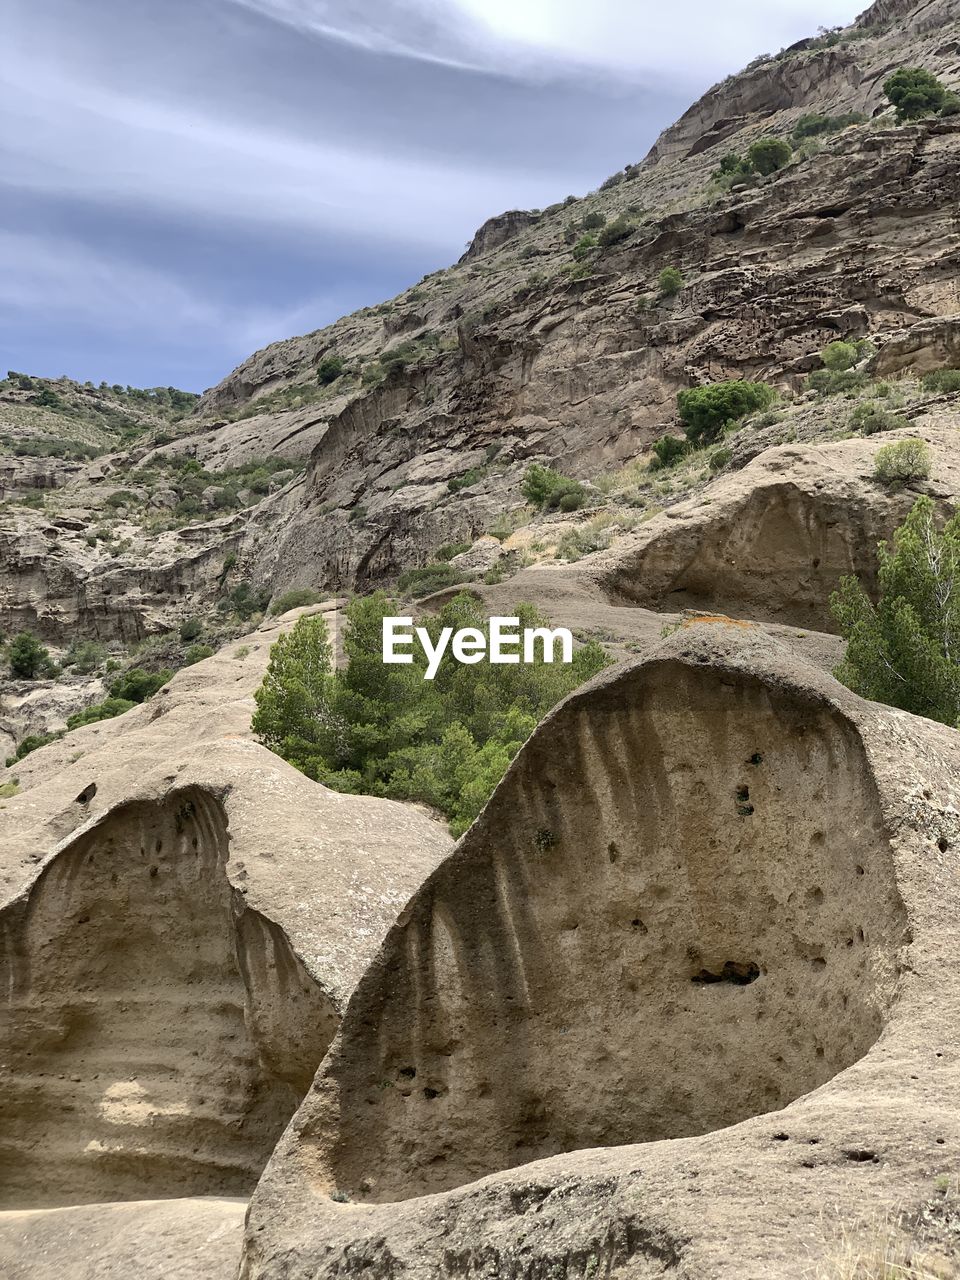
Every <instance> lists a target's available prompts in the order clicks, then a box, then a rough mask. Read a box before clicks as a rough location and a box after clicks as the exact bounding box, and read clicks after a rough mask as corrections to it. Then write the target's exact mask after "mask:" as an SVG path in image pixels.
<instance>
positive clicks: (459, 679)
mask: <svg viewBox="0 0 960 1280" xmlns="http://www.w3.org/2000/svg"><path fill="white" fill-rule="evenodd" d="M394 607H395V606H393V605H392V604H391V602H390V601H389V600H388V598H387V597H386V596H385V595H383V594H382V593H378V594H377V595H375V596H371V597H369V598H367V599H364V600H353V601H352V602H351V603H350V605H348V607H347V611H346V614H347V617H346V628H345V634H344V650H345V655H346V666H345V668H344V669H343V670H341V671H336V672H335V671H333V670H332V666H333V663H332V652H331V645H330V640H329V636H328V633H327V629H326V626H325V625H324V623H323V620H322V619H321V618H318V617H307V618H301V619H300V620H299V621H298V622H297V624H296V626H295V627H294V628H293V629H292V630H291V631H290V633H289V634H288V635H285V636H281V637H280V639H279V640H278V641H277V643H276V644H275V645H274V646H273V648H272V649H271V651H270V664H269V666H268V668H267V673H266V676H265V677H264V681H263V684H262V685H261V687H260V688H259V689H258V690H257V692H256V694H255V698H256V703H257V711H256V714H255V715H254V718H253V731H254V733H255V734H256V735H257V737H258V738H259V740H260V741H261V742H263V743H264V744H265V745H266V746H267V747H269V748H270V749H271V750H272V751H275V752H276V753H277V754H278V755H281V756H283V757H284V759H286V760H288V761H290V763H291V764H293V765H294V766H295V767H296V768H298V769H300V770H301V771H302V772H303V773H305V774H306V775H307V776H308V777H311V778H314V779H316V780H317V781H319V782H322V783H324V784H325V785H326V786H328V787H333V788H335V789H336V790H338V791H347V792H362V793H365V794H368V795H376V796H388V797H391V798H393V799H397V800H407V801H416V802H419V803H422V804H428V805H430V806H432V807H433V808H434V809H437V810H439V811H440V812H441V813H443V814H445V815H446V817H447V818H448V819H449V821H450V824H451V828H452V830H453V832H454V834H457V835H458V834H460V832H462V831H463V830H465V829H466V827H467V826H469V824H470V822H471V821H472V820H473V819H474V818H475V817H476V816H477V814H478V813H479V812H480V809H481V808H482V807H483V805H484V804H485V803H486V801H487V799H488V798H489V796H490V794H491V792H492V791H493V789H494V787H495V786H496V784H497V782H499V780H500V778H501V777H502V776H503V774H504V773H505V772H506V769H507V767H508V765H509V763H510V761H511V759H512V758H513V756H514V755H515V754H516V752H517V751H518V750H519V748H520V746H521V745H522V744H523V742H524V740H525V739H526V738H527V737H529V735H530V734H531V733H532V732H533V730H534V728H535V727H536V725H537V723H538V721H539V720H540V719H541V718H542V717H543V716H544V715H545V714H546V713H547V712H548V711H549V710H550V708H551V707H553V706H554V705H555V704H556V703H557V702H558V701H559V700H560V699H561V698H562V697H564V696H565V695H566V694H567V693H569V692H570V691H571V690H573V689H575V688H576V687H577V686H578V685H580V684H581V683H582V682H583V681H584V680H587V679H589V678H590V677H591V676H593V675H595V674H596V673H597V672H598V671H599V670H601V669H602V668H603V667H604V666H605V665H606V662H607V659H606V657H605V655H604V653H603V650H602V649H601V648H600V646H599V645H597V644H589V645H585V646H584V647H583V648H581V649H579V650H578V651H577V653H576V654H575V655H574V661H573V663H572V664H570V665H565V664H563V663H553V664H548V663H545V662H543V661H542V660H538V661H537V662H536V663H534V664H531V665H526V664H518V665H516V666H513V665H509V666H507V665H496V666H494V665H493V664H492V663H490V662H489V661H483V662H480V663H477V664H475V665H469V666H468V665H464V664H461V663H458V662H456V661H455V660H454V659H453V658H452V657H450V656H448V657H446V658H444V660H443V661H442V663H441V666H440V669H439V671H438V673H437V676H436V678H435V679H434V680H430V681H427V680H425V679H424V672H425V668H426V659H425V658H424V657H423V654H422V650H421V648H420V646H414V647H413V648H412V655H413V659H414V661H413V662H412V663H411V664H409V665H403V666H386V665H384V663H383V661H382V630H383V619H384V617H385V616H388V615H392V613H393V612H394ZM516 612H517V614H518V615H519V616H520V619H521V627H530V626H543V625H548V624H544V621H543V619H541V618H539V616H538V615H537V614H536V613H535V612H534V610H533V609H532V608H531V607H530V606H528V605H521V606H519V607H518V608H517V610H516ZM421 625H423V626H425V627H426V628H427V630H428V631H429V632H430V635H431V637H432V638H433V640H434V641H436V638H437V636H438V635H439V632H440V630H441V629H442V628H443V627H453V628H454V629H460V628H463V627H476V628H477V629H478V630H479V631H481V632H483V633H484V634H488V631H489V622H488V619H487V618H486V617H485V616H484V615H483V613H482V611H481V606H480V604H479V602H478V601H476V600H475V599H474V598H473V597H472V596H470V595H466V594H461V595H458V596H457V597H456V598H455V599H454V600H451V601H449V602H447V603H446V604H445V605H444V606H443V608H442V609H441V610H439V612H438V613H437V615H436V616H435V617H431V618H426V619H424V620H423V621H422V623H421ZM538 659H542V654H541V653H539V650H538ZM401 710H402V714H401V713H400V712H401Z"/></svg>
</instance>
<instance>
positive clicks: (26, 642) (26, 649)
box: [7, 631, 56, 680]
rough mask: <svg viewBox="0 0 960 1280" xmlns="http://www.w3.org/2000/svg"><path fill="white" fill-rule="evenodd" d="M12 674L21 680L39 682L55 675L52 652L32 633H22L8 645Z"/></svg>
mask: <svg viewBox="0 0 960 1280" xmlns="http://www.w3.org/2000/svg"><path fill="white" fill-rule="evenodd" d="M7 661H8V662H9V664H10V674H11V675H13V676H16V677H17V679H19V680H38V679H40V678H41V677H48V676H51V675H53V674H54V673H55V671H56V666H55V664H54V662H53V660H52V659H51V657H50V651H49V650H48V649H47V648H46V647H45V646H44V645H42V644H41V643H40V641H39V640H38V639H37V637H36V636H35V635H33V633H32V632H30V631H21V632H20V634H19V635H16V636H14V637H13V639H12V640H11V641H10V643H9V644H8V645H7Z"/></svg>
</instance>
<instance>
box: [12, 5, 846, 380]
mask: <svg viewBox="0 0 960 1280" xmlns="http://www.w3.org/2000/svg"><path fill="white" fill-rule="evenodd" d="M862 7H863V4H862V3H861V4H858V3H856V0H775V3H771V0H727V3H725V4H723V5H718V4H716V2H715V0H673V3H671V4H670V5H663V4H662V3H661V2H660V0H657V3H647V2H646V0H591V2H590V3H589V4H586V5H585V4H583V2H582V0H162V2H160V0H44V2H43V3H42V4H37V3H36V0H7V5H6V7H5V20H4V30H3V39H4V45H5V48H4V57H3V60H2V66H0V108H2V111H3V118H4V120H5V122H6V128H5V129H4V131H3V135H2V137H0V366H2V368H3V370H6V369H7V368H13V369H18V370H24V371H28V372H31V373H37V374H41V375H46V376H57V375H59V374H61V373H65V374H68V375H69V376H71V377H75V378H79V379H81V380H84V379H87V378H91V379H93V380H94V381H99V380H100V379H101V378H106V379H107V380H108V381H109V382H121V383H132V384H134V385H141V386H144V385H145V386H154V385H167V384H173V385H176V386H181V387H185V388H188V389H191V390H202V389H203V388H204V387H206V386H209V385H211V384H212V383H214V382H217V381H219V379H220V378H221V377H223V376H224V375H225V374H227V373H228V372H229V371H230V369H232V368H233V367H234V366H235V365H236V364H238V363H239V362H240V361H241V360H242V359H244V358H245V357H246V356H248V355H249V354H250V353H251V352H253V351H254V350H256V349H257V348H258V347H261V346H264V345H266V344H267V343H268V342H271V341H273V340H275V339H277V338H282V337H288V336H290V335H291V334H295V333H303V332H307V331H308V330H311V329H316V328H319V327H320V326H321V325H323V324H326V323H328V322H329V321H331V320H333V319H335V318H336V317H337V316H339V315H342V314H343V313H344V312H347V311H352V310H354V309H356V308H357V307H360V306H364V305H368V304H371V303H376V302H379V301H381V300H382V299H384V298H387V297H389V296H391V295H393V294H394V293H397V292H398V291H399V290H400V289H402V288H404V287H406V286H407V285H408V284H411V283H413V282H415V281H416V280H418V279H419V278H420V277H421V276H422V275H424V274H425V273H426V272H428V271H432V270H434V269H435V268H437V267H439V266H445V265H447V264H448V263H450V262H451V261H453V260H455V259H456V258H457V257H458V256H459V254H460V253H461V252H462V250H463V246H464V243H465V242H466V241H467V240H468V239H469V237H470V236H471V234H472V233H473V231H474V229H475V228H476V227H477V226H478V225H479V224H480V223H481V222H482V221H483V220H484V219H485V218H487V217H488V216H490V215H491V214H494V213H499V212H501V211H502V210H504V209H508V208H518V207H519V208H529V207H536V206H542V205H544V204H548V203H551V202H552V201H554V200H557V199H562V198H563V197H564V196H566V195H568V194H570V193H576V194H581V193H583V192H584V191H587V190H589V189H591V188H593V187H595V186H597V184H598V183H599V182H600V181H602V179H603V178H605V177H607V176H608V175H609V174H611V173H613V172H614V171H615V170H617V169H620V168H622V167H623V166H624V165H625V164H627V163H630V162H632V161H636V160H639V159H641V158H642V156H643V155H644V154H645V152H646V151H647V150H648V148H649V146H650V144H651V143H652V142H653V140H654V138H655V137H656V135H657V133H659V131H660V130H661V129H662V128H663V127H665V126H666V125H667V124H669V123H671V121H672V120H674V119H675V118H676V117H677V116H678V115H680V114H681V113H682V112H683V111H684V110H685V109H686V107H687V106H689V105H690V103H691V101H693V99H694V98H696V97H698V96H699V94H700V93H702V92H703V91H704V90H705V89H706V88H708V87H709V86H710V85H711V84H712V83H714V82H715V81H716V80H718V79H720V78H721V77H722V76H724V75H726V74H727V73H728V72H730V71H734V70H737V69H739V68H740V67H741V66H743V65H744V64H745V63H746V62H748V61H749V60H750V59H751V58H752V57H754V56H755V55H756V54H758V53H763V52H770V51H776V50H777V49H779V48H781V47H782V46H783V45H785V44H789V43H792V42H793V41H794V40H796V39H799V38H800V37H801V36H804V35H810V34H813V33H814V32H815V31H816V29H817V27H818V26H819V25H820V24H824V25H833V24H836V23H840V22H848V21H850V20H851V19H852V18H853V17H854V16H855V15H856V13H857V11H858V10H859V9H860V8H862Z"/></svg>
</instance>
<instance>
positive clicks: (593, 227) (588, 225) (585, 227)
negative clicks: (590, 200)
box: [580, 210, 607, 231]
mask: <svg viewBox="0 0 960 1280" xmlns="http://www.w3.org/2000/svg"><path fill="white" fill-rule="evenodd" d="M606 221H607V215H606V214H605V213H600V212H598V211H597V210H594V211H593V212H592V213H588V214H587V215H586V216H585V217H584V218H582V219H581V221H580V228H581V230H582V231H599V230H600V228H601V227H602V226H605V225H606Z"/></svg>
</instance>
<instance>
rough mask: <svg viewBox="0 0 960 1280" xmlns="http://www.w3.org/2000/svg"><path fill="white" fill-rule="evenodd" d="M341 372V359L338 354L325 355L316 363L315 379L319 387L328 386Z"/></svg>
mask: <svg viewBox="0 0 960 1280" xmlns="http://www.w3.org/2000/svg"><path fill="white" fill-rule="evenodd" d="M342 373H343V361H342V360H341V359H340V357H339V356H326V357H325V358H324V359H323V360H321V361H320V363H319V364H318V365H317V381H318V382H319V383H320V385H321V387H328V386H329V385H330V383H331V382H336V380H337V379H338V378H339V377H340V375H341V374H342Z"/></svg>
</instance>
